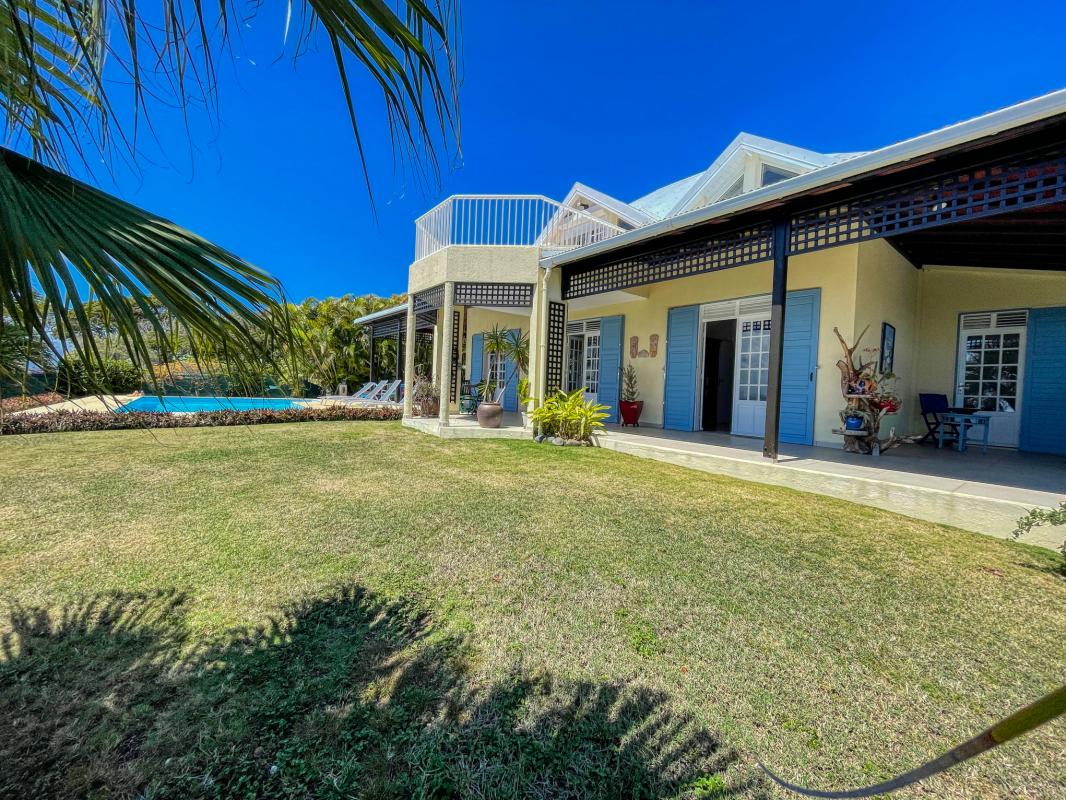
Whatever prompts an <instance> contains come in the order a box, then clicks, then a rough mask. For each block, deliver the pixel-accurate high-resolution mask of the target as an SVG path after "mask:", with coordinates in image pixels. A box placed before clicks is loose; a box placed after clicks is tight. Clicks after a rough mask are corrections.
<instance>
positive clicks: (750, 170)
mask: <svg viewBox="0 0 1066 800" xmlns="http://www.w3.org/2000/svg"><path fill="white" fill-rule="evenodd" d="M857 155H861V153H816V152H814V151H813V150H806V149H804V148H802V147H793V146H792V145H789V144H785V143H784V142H777V141H774V140H773V139H765V138H763V137H762V136H754V135H752V134H750V133H741V134H739V135H738V136H737V137H736V138H735V139H733V141H732V142H730V143H729V146H728V147H727V148H726V149H725V150H723V151H722V152H721V154H719V156H718V157H717V158H716V159H715V160H714V161H713V162H712V163H711V165H710V166H709V167H707V169H705V170H704V171H703V172H698V173H696V174H695V175H690V176H689V177H687V178H682V179H681V180H679V181H674V182H673V183H670V184H667V185H666V186H662V187H660V188H658V189H656V190H655V191H652V192H649V193H648V194H646V195H644V196H643V197H638V198H637V199H636V200H633V201H632V202H629V203H625V202H623V201H621V200H618V199H617V198H614V197H611V196H610V195H608V194H604V193H603V192H600V191H598V190H596V189H593V188H592V187H590V186H586V185H584V184H582V183H575V184H574V186H573V188H572V189H571V190H570V192H569V193H568V194H567V196H566V199H565V200H564V201H563V205H565V206H569V207H571V208H581V209H583V210H585V211H587V212H588V213H589V214H592V215H593V216H596V217H599V218H601V219H605V220H607V221H609V222H612V223H615V224H619V225H621V226H622V227H633V228H640V227H643V226H645V225H648V224H650V223H652V222H658V221H659V220H663V219H666V218H667V217H672V216H675V215H677V214H681V213H684V212H686V211H692V210H693V209H696V208H702V207H704V206H708V205H711V204H713V203H716V202H718V201H719V200H723V199H726V198H728V197H734V196H736V195H738V194H743V193H744V192H750V191H752V190H754V189H758V188H761V187H762V186H766V185H769V184H770V183H775V182H778V181H780V180H785V179H787V178H789V177H793V176H796V175H803V174H804V173H807V172H812V171H814V170H817V169H821V168H822V167H827V166H829V165H830V164H837V163H839V162H841V161H845V160H847V159H849V158H854V157H855V156H857Z"/></svg>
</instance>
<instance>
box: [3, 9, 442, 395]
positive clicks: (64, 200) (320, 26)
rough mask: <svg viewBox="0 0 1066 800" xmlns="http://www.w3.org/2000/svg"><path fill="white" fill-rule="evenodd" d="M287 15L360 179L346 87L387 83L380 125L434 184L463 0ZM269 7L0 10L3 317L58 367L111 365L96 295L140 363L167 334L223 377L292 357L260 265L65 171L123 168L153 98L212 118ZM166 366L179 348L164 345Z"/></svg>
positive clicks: (272, 288) (287, 40)
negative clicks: (321, 82)
mask: <svg viewBox="0 0 1066 800" xmlns="http://www.w3.org/2000/svg"><path fill="white" fill-rule="evenodd" d="M284 5H285V6H287V8H286V13H285V14H283V15H282V17H277V16H274V17H273V19H274V20H279V21H280V20H281V19H284V26H282V25H281V24H278V30H277V36H278V42H279V45H280V47H281V49H282V52H284V53H287V54H289V55H290V56H291V57H292V58H294V59H299V58H301V57H302V56H303V55H304V54H305V53H308V52H313V51H315V50H317V49H319V47H318V46H319V45H322V46H323V47H324V48H325V49H326V50H327V52H329V53H330V55H331V57H332V58H333V61H334V63H335V65H336V69H337V73H338V76H339V88H340V90H341V91H340V92H338V107H339V108H341V109H346V110H347V112H348V114H349V118H350V123H351V127H352V130H353V133H354V145H355V147H354V148H353V149H354V150H355V151H356V154H357V156H358V161H357V163H359V164H361V165H362V171H363V174H364V177H365V179H366V182H367V185H368V187H369V173H368V172H367V166H366V164H367V160H366V158H365V155H364V142H363V139H362V138H361V136H362V134H363V128H362V126H361V125H359V124H357V114H356V105H355V100H354V99H353V97H354V94H355V91H354V89H353V87H352V86H351V85H350V83H351V80H352V79H353V78H356V77H358V78H365V79H366V81H367V82H368V83H369V84H370V85H372V86H376V87H378V88H379V89H380V90H381V92H382V104H381V106H382V111H381V118H382V122H383V123H384V125H383V126H382V127H383V128H384V129H386V130H388V132H389V134H390V139H391V141H392V145H393V149H394V153H395V154H396V155H397V156H398V157H400V158H404V159H405V160H406V159H410V161H411V167H412V168H413V170H412V171H413V173H414V174H415V175H416V176H417V178H418V180H420V181H424V182H433V181H434V180H436V179H437V178H438V177H439V172H440V170H439V164H438V161H437V156H436V154H437V153H438V152H439V151H440V150H442V149H445V148H447V149H450V148H451V144H452V143H453V142H454V143H456V144H457V143H458V132H459V120H458V87H459V83H460V76H459V72H458V65H459V63H460V62H459V58H458V53H457V52H456V47H457V45H458V39H459V36H460V27H459V10H458V5H457V4H454V3H452V2H451V0H442V2H435V3H428V4H427V3H424V2H421V0H400V2H397V3H383V2H380V0H306V2H299V3H288V4H284ZM265 7H266V6H265V5H264V4H262V3H259V2H239V3H237V2H222V3H216V4H210V3H200V2H196V3H174V2H165V3H162V4H153V3H143V4H136V3H133V2H125V0H100V1H99V2H89V1H88V0H64V1H63V2H61V3H56V2H41V1H40V0H19V1H18V2H13V3H0V55H2V58H0V107H2V109H3V112H4V122H5V134H6V137H5V144H6V145H8V147H11V148H14V149H8V148H7V147H0V247H2V249H3V252H4V258H3V259H0V312H2V314H3V315H5V316H7V317H9V318H10V319H11V321H12V322H13V323H14V324H16V325H17V326H18V327H20V328H22V329H24V330H25V331H26V332H27V333H28V334H29V335H30V336H31V337H32V339H33V340H35V341H36V342H39V343H41V344H43V345H44V346H46V347H47V348H48V349H49V350H50V352H51V355H52V356H53V357H54V358H55V359H59V358H61V357H63V356H64V355H66V354H67V353H68V352H69V353H73V354H75V355H77V356H78V357H79V358H80V359H81V360H82V361H83V362H85V363H87V364H99V363H101V362H103V361H105V360H107V359H108V358H109V357H112V354H110V353H107V352H106V349H105V350H104V351H101V349H100V348H99V347H98V345H97V342H96V341H95V340H94V339H93V336H92V334H91V328H92V326H93V324H94V323H93V320H91V319H90V314H91V309H90V308H89V304H90V303H91V302H93V301H95V302H96V303H97V304H98V308H99V310H101V311H102V312H103V313H102V314H101V315H99V319H100V320H101V321H103V323H104V324H105V326H106V328H107V329H108V330H109V331H110V332H111V334H113V336H112V341H115V342H119V343H120V344H121V347H122V349H123V350H124V351H125V357H127V358H128V359H129V360H131V361H132V362H133V363H135V364H137V365H138V366H139V367H141V368H142V369H144V370H145V371H147V370H148V368H149V367H150V366H151V365H152V363H153V358H152V356H153V349H158V347H157V345H158V343H161V342H162V343H166V342H169V341H173V337H172V335H173V333H174V331H175V326H176V327H177V328H180V330H182V331H184V334H185V335H184V336H183V337H182V338H184V339H186V340H189V341H193V342H195V346H196V351H195V352H194V354H193V355H194V357H195V358H196V359H197V360H199V361H204V362H209V361H216V362H219V361H225V362H227V372H229V373H232V372H234V371H237V370H238V369H241V370H244V369H247V370H248V371H249V372H252V373H255V372H258V373H260V374H261V373H262V369H263V365H264V363H266V366H268V367H270V368H271V370H272V371H273V368H274V366H275V365H273V364H270V363H269V362H270V357H271V356H272V355H274V354H275V353H277V352H278V349H279V343H280V342H285V344H283V345H280V347H281V349H283V350H291V349H293V348H295V347H297V343H296V342H294V341H293V339H292V337H291V335H290V333H291V331H290V328H289V325H288V320H287V314H286V312H287V306H286V304H285V303H284V296H283V293H282V289H281V286H280V284H279V283H278V282H277V281H276V280H275V279H273V278H272V277H270V276H269V275H268V274H267V273H265V272H263V271H262V270H260V269H258V268H256V267H255V266H253V265H251V264H249V263H248V262H246V261H244V260H243V259H241V258H239V257H238V256H236V255H234V254H233V253H230V252H228V251H226V250H225V249H223V248H221V247H218V246H217V245H214V244H212V243H211V242H209V241H207V240H205V239H203V238H201V237H199V236H196V235H195V234H194V233H191V232H190V231H188V230H185V229H183V228H181V227H179V226H177V225H175V224H174V223H172V222H170V221H168V220H165V219H162V218H160V217H158V216H156V215H154V214H151V213H149V212H147V211H144V210H142V209H140V208H137V207H136V206H133V205H131V204H129V203H125V202H123V201H121V200H119V199H117V198H115V197H112V196H110V195H107V194H105V193H104V192H101V191H99V190H97V189H96V188H94V187H92V186H90V185H87V184H86V183H82V182H80V181H77V180H74V179H73V178H71V177H70V176H69V175H67V174H64V172H63V170H64V169H68V167H69V164H70V163H71V162H73V163H74V164H75V165H76V166H78V167H79V168H81V167H85V166H88V167H90V171H91V165H93V164H101V165H103V166H104V168H105V170H108V172H110V171H111V168H112V167H113V166H114V163H113V162H115V161H116V160H117V161H120V162H123V163H125V162H131V163H132V162H135V161H136V159H137V157H138V156H139V155H140V151H141V148H140V146H139V142H138V130H140V129H151V128H152V125H151V124H148V125H145V123H144V120H145V119H146V117H149V116H150V114H149V113H148V112H149V111H150V109H151V108H154V107H156V106H157V105H158V107H161V108H165V109H175V110H176V111H177V112H178V113H180V114H182V115H185V116H186V118H188V116H189V115H190V114H191V113H193V112H194V111H196V110H201V109H202V110H204V111H205V113H207V114H208V115H209V116H213V117H217V111H218V109H219V107H220V98H219V93H218V91H217V87H218V86H219V84H220V82H219V80H218V76H217V70H218V69H220V68H221V67H222V66H223V65H224V64H228V63H230V62H231V61H232V59H233V58H234V57H235V56H236V57H237V59H238V60H239V59H240V55H239V54H238V53H235V52H234V43H235V42H237V41H239V36H235V35H234V33H235V32H239V31H241V30H243V29H244V28H245V27H246V26H251V24H252V21H253V19H256V17H257V14H265V13H266V12H264V11H263V10H262V9H264V8H265ZM271 14H273V7H271ZM278 55H281V53H279V54H278ZM253 63H254V62H253ZM105 67H106V68H105ZM168 113H169V111H168ZM359 121H360V122H361V121H362V120H361V119H360V120H359ZM190 130H191V126H190ZM20 150H21V151H28V152H29V153H30V154H32V158H30V157H27V156H26V155H24V154H23V152H19V151H20ZM71 155H73V158H71ZM116 156H117V159H116ZM404 167H405V169H404V172H405V174H406V173H407V171H408V170H407V169H406V167H407V165H406V164H404ZM371 200H373V197H372V196H371ZM81 287H85V288H84V289H82V288H81ZM171 323H173V325H172V324H171ZM286 340H288V341H287V342H286ZM162 356H163V358H162V360H163V361H170V360H173V359H175V358H182V357H183V354H181V353H175V352H173V351H172V347H171V345H170V344H167V345H166V346H165V347H164V349H163V353H162Z"/></svg>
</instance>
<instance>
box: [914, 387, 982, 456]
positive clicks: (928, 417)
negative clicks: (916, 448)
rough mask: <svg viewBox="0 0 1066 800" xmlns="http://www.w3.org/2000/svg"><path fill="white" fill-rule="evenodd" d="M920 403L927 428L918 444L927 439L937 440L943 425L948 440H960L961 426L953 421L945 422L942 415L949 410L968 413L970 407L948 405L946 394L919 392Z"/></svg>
mask: <svg viewBox="0 0 1066 800" xmlns="http://www.w3.org/2000/svg"><path fill="white" fill-rule="evenodd" d="M918 403H919V404H920V405H921V407H922V419H923V420H924V421H925V427H926V429H927V430H926V433H925V436H923V437H922V438H921V439H919V440H918V444H925V443H926V442H927V441H933V442H936V441H937V439H938V437H939V434H940V428H941V426H944V439H945V440H946V441H952V442H957V441H958V440H959V426H958V425H955V424H954V423H951V422H948V423H946V424H945V423H944V421H943V420H941V419H940V415H941V414H947V413H949V412H953V413H956V414H968V413H970V409H966V408H952V407H951V406H950V405H948V396H947V395H946V394H919V395H918Z"/></svg>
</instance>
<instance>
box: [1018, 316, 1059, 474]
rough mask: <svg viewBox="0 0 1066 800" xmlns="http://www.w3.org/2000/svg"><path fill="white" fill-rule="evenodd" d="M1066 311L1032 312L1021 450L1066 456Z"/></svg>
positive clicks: (1027, 354) (1027, 342) (1026, 362)
mask: <svg viewBox="0 0 1066 800" xmlns="http://www.w3.org/2000/svg"><path fill="white" fill-rule="evenodd" d="M1064 375H1066V308H1034V309H1032V310H1031V311H1030V312H1029V327H1028V328H1027V330H1026V341H1025V378H1024V383H1023V385H1022V403H1021V408H1020V413H1021V415H1022V420H1021V432H1020V437H1019V443H1018V449H1020V450H1030V451H1032V452H1034V453H1057V454H1060V455H1063V454H1066V391H1064V388H1063V387H1064V385H1066V381H1064V379H1063V376H1064Z"/></svg>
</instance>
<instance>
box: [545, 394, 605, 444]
mask: <svg viewBox="0 0 1066 800" xmlns="http://www.w3.org/2000/svg"><path fill="white" fill-rule="evenodd" d="M608 416H609V415H608V414H607V406H605V405H602V404H600V403H596V402H593V401H591V400H586V399H585V390H584V389H577V390H576V391H573V392H570V393H567V392H564V391H558V392H556V393H555V394H553V395H551V396H550V397H547V398H545V400H544V402H543V403H541V405H540V406H538V407H537V408H535V409H534V410H533V412H532V413H531V414H530V418H531V419H532V421H533V425H534V428H535V429H536V430H537V431H538V432H539V433H540V434H542V435H544V436H558V437H560V438H562V439H574V440H577V441H579V442H587V441H590V440H591V439H592V434H594V433H596V432H597V431H601V430H603V420H605V419H607V417H608Z"/></svg>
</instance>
